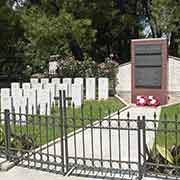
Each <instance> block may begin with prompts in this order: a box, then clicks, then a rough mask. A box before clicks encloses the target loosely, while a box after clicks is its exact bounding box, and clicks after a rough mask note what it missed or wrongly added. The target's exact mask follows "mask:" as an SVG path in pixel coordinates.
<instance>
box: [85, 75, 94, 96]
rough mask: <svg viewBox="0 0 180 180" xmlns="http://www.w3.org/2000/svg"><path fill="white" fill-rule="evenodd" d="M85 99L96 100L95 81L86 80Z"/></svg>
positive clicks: (92, 79) (91, 79)
mask: <svg viewBox="0 0 180 180" xmlns="http://www.w3.org/2000/svg"><path fill="white" fill-rule="evenodd" d="M86 99H87V100H95V99H96V79H95V78H86Z"/></svg>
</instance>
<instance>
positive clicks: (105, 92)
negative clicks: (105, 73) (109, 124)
mask: <svg viewBox="0 0 180 180" xmlns="http://www.w3.org/2000/svg"><path fill="white" fill-rule="evenodd" d="M108 98H109V80H108V78H99V79H98V99H99V100H106V99H108Z"/></svg>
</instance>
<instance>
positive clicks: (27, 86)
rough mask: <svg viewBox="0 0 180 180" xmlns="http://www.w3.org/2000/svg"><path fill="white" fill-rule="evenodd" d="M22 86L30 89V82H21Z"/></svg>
mask: <svg viewBox="0 0 180 180" xmlns="http://www.w3.org/2000/svg"><path fill="white" fill-rule="evenodd" d="M22 88H23V89H30V88H31V84H30V83H22Z"/></svg>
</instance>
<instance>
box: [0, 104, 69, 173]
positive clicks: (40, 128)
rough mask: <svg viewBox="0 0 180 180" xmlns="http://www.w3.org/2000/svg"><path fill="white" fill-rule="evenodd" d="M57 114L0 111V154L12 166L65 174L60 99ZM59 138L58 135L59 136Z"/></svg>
mask: <svg viewBox="0 0 180 180" xmlns="http://www.w3.org/2000/svg"><path fill="white" fill-rule="evenodd" d="M59 104H60V105H59V111H58V114H57V115H53V116H49V115H47V106H46V115H37V114H36V113H34V112H35V111H34V107H32V114H29V113H28V108H27V107H26V113H25V114H23V113H21V109H20V110H19V113H15V112H11V113H10V112H9V110H5V112H2V113H1V118H0V119H1V123H0V130H1V131H0V137H1V138H0V139H1V142H0V155H1V156H5V157H6V159H7V160H9V161H13V162H14V163H15V164H16V165H19V166H24V167H28V168H36V169H40V170H44V171H48V172H54V173H59V174H65V171H66V170H65V165H64V157H65V156H64V141H63V136H64V125H63V115H62V101H60V102H59ZM61 137H62V138H61Z"/></svg>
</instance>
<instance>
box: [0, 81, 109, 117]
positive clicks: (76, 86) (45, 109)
mask: <svg viewBox="0 0 180 180" xmlns="http://www.w3.org/2000/svg"><path fill="white" fill-rule="evenodd" d="M84 88H85V96H84ZM59 91H65V94H66V97H70V98H71V105H72V104H74V106H75V107H80V106H81V105H82V102H83V99H84V97H85V98H86V100H95V99H96V78H86V79H85V87H84V79H83V78H74V83H72V79H71V78H63V79H62V83H61V81H60V78H52V79H51V82H50V81H49V79H48V78H42V79H40V82H39V79H37V78H31V79H30V82H29V83H22V88H20V83H17V82H14V83H11V88H2V89H1V94H0V95H1V96H0V97H1V103H0V104H1V112H3V111H4V110H5V109H9V110H10V112H12V111H13V112H15V113H22V114H25V113H28V114H36V113H37V110H39V113H40V115H45V114H47V115H50V112H51V108H52V106H53V104H55V103H57V104H59V102H60V101H59V100H58V97H59ZM108 97H109V80H108V78H98V100H106V99H108ZM56 99H57V100H56ZM66 104H67V106H68V103H66Z"/></svg>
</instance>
